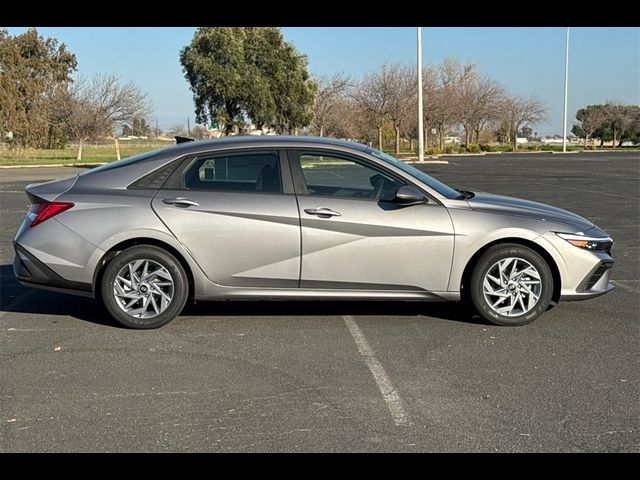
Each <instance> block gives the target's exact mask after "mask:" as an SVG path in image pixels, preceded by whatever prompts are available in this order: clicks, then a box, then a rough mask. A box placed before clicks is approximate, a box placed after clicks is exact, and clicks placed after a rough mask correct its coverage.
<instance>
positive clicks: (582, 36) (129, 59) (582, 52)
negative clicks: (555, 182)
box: [8, 27, 640, 134]
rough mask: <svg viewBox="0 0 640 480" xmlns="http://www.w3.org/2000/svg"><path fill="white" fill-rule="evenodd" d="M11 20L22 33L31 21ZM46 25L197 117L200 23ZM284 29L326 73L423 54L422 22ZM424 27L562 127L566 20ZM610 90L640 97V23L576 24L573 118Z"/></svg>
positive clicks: (358, 72) (81, 63)
mask: <svg viewBox="0 0 640 480" xmlns="http://www.w3.org/2000/svg"><path fill="white" fill-rule="evenodd" d="M8 30H9V33H11V34H13V35H15V34H19V33H22V32H23V31H25V30H26V29H25V28H9V29H8ZM38 30H39V32H40V33H41V34H42V35H44V36H47V37H55V38H57V39H58V40H59V41H61V42H64V43H65V44H66V45H67V47H68V48H69V50H70V51H72V52H73V53H75V54H76V56H77V59H78V73H79V74H83V75H91V74H94V73H115V74H117V75H118V76H120V77H121V78H122V79H124V80H127V81H129V80H130V81H133V82H135V83H136V84H137V85H138V86H139V87H140V88H141V89H142V90H143V91H145V92H148V93H149V97H150V98H151V100H152V102H153V105H154V107H155V112H154V115H153V118H155V117H157V119H158V123H159V126H160V128H168V127H171V126H172V125H175V124H178V123H181V124H186V123H187V118H188V117H189V118H190V119H191V124H192V125H193V123H194V119H195V114H194V107H193V101H192V98H191V92H190V90H189V86H188V83H187V81H186V80H185V79H184V76H183V74H182V70H181V67H180V63H179V60H178V55H179V51H180V49H181V48H182V47H183V46H185V45H187V44H188V43H189V42H190V41H191V38H192V36H193V33H194V31H195V27H194V28H184V27H180V28H178V27H162V28H160V27H144V28H140V27H135V28H134V27H130V28H128V27H122V28H111V27H100V28H95V27H92V28H88V27H87V28H84V27H73V28H70V27H66V28H62V27H58V28H39V29H38ZM283 33H284V36H285V38H286V39H287V40H289V41H291V42H292V43H293V44H294V45H295V46H296V47H297V48H298V50H299V51H301V52H302V53H304V54H306V55H307V57H308V59H309V69H310V71H311V72H312V73H314V74H318V75H330V74H332V73H334V72H345V73H349V74H352V75H353V76H355V77H360V76H362V75H363V74H365V73H367V72H370V71H373V70H375V69H376V68H377V67H378V66H379V65H380V64H381V63H383V62H404V63H414V62H415V61H416V30H415V28H411V27H402V28H399V27H398V28H396V27H393V28H391V27H389V28H381V27H375V28H374V27H371V28H369V27H366V28H365V27H356V28H354V27H340V28H338V27H331V28H323V27H285V28H283ZM422 35H423V59H424V60H423V61H424V62H425V64H430V63H439V62H441V61H442V60H443V59H444V58H446V57H458V58H460V59H461V60H468V61H474V62H477V63H478V65H479V68H480V70H481V71H482V72H484V73H487V74H489V75H491V76H492V77H493V78H495V79H496V80H497V81H498V82H500V83H501V84H502V85H503V86H505V87H506V88H507V89H508V90H509V91H510V92H511V93H513V94H528V95H529V94H530V95H536V96H538V97H539V98H540V99H542V100H543V101H544V102H545V104H546V105H547V106H548V107H549V113H550V115H549V116H550V121H549V123H548V124H546V125H538V126H536V128H535V130H536V131H538V132H539V133H540V134H551V133H561V132H562V96H563V75H564V45H565V43H564V42H565V29H564V28H559V27H544V28H543V27H514V28H505V27H473V28H469V27H460V28H453V27H426V28H423V33H422ZM608 99H614V100H619V101H622V102H625V103H633V104H640V28H631V27H629V28H621V27H616V28H603V27H594V28H586V27H575V28H571V38H570V56H569V101H568V109H569V122H570V123H569V128H570V125H571V122H572V121H573V116H574V115H575V112H576V110H577V109H578V108H580V107H582V106H584V105H587V104H594V103H602V102H604V101H606V100H608ZM426 101H428V99H426ZM153 118H152V120H153Z"/></svg>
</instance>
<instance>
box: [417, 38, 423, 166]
mask: <svg viewBox="0 0 640 480" xmlns="http://www.w3.org/2000/svg"><path fill="white" fill-rule="evenodd" d="M423 121H424V120H423V118H422V27H418V161H420V162H424V124H423Z"/></svg>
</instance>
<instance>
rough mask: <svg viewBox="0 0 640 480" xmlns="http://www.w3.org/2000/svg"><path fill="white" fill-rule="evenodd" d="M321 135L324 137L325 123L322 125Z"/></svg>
mask: <svg viewBox="0 0 640 480" xmlns="http://www.w3.org/2000/svg"><path fill="white" fill-rule="evenodd" d="M320 136H321V137H324V125H320Z"/></svg>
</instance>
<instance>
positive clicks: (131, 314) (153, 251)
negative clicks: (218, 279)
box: [100, 245, 189, 329]
mask: <svg viewBox="0 0 640 480" xmlns="http://www.w3.org/2000/svg"><path fill="white" fill-rule="evenodd" d="M100 290H101V298H102V302H103V304H104V306H105V308H106V309H107V311H108V312H109V314H110V315H111V316H112V317H113V318H114V319H115V320H116V321H117V322H118V323H120V324H122V325H124V326H125V327H129V328H136V329H149V328H158V327H161V326H163V325H166V324H167V323H169V322H170V321H171V320H173V319H174V318H176V317H177V316H178V315H179V314H180V312H181V311H182V309H183V308H184V305H185V303H186V301H187V296H188V293H189V284H188V280H187V275H186V273H185V271H184V268H182V265H181V264H180V262H179V261H178V260H176V258H175V257H174V256H173V255H171V254H170V253H168V252H167V251H165V250H163V249H161V248H158V247H154V246H152V245H138V246H135V247H131V248H128V249H126V250H124V251H122V252H121V253H120V254H118V255H116V257H114V258H113V259H112V260H111V261H110V262H109V263H108V264H107V266H106V268H105V271H104V275H103V276H102V281H101V285H100Z"/></svg>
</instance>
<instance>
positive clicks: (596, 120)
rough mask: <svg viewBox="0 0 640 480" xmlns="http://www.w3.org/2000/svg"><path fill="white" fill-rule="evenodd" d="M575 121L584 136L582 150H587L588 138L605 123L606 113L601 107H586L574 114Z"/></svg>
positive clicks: (603, 107)
mask: <svg viewBox="0 0 640 480" xmlns="http://www.w3.org/2000/svg"><path fill="white" fill-rule="evenodd" d="M576 120H578V121H579V122H580V128H581V129H582V133H583V134H584V148H587V143H588V141H589V138H590V137H591V136H592V135H593V134H594V133H595V132H596V130H598V129H599V128H601V127H602V126H603V125H604V123H605V122H606V121H607V111H606V108H605V106H603V105H588V106H586V107H584V108H581V109H580V110H578V111H577V112H576Z"/></svg>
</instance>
